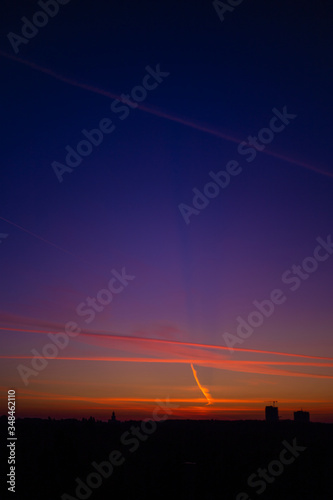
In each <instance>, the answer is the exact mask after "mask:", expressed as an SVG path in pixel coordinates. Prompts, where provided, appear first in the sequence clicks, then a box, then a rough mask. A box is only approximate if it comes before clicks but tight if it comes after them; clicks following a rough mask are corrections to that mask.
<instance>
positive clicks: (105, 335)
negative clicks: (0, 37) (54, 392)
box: [0, 326, 333, 361]
mask: <svg viewBox="0 0 333 500" xmlns="http://www.w3.org/2000/svg"><path fill="white" fill-rule="evenodd" d="M1 330H2V331H12V332H23V333H41V334H47V333H56V332H51V331H50V330H37V329H36V330H35V329H25V328H11V327H5V326H0V331H1ZM79 336H80V337H81V336H86V337H90V338H102V339H105V340H122V341H138V342H149V343H157V344H158V343H162V344H171V345H176V346H180V345H183V346H188V347H201V348H203V349H218V350H223V351H229V348H228V347H225V346H221V345H214V344H200V343H194V342H181V341H179V340H166V339H156V338H151V337H136V336H134V335H117V334H113V333H92V332H86V331H82V332H81V333H80V335H79ZM233 349H234V350H235V351H238V352H247V353H256V354H272V355H276V356H291V357H298V358H308V359H323V360H328V361H333V358H329V357H324V356H312V355H307V354H291V353H287V352H279V351H265V350H259V349H245V348H242V347H234V348H233Z"/></svg>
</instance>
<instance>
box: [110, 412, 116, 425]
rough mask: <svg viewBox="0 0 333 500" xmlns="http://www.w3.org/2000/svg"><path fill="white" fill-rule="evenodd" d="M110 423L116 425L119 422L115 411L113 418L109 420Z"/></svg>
mask: <svg viewBox="0 0 333 500" xmlns="http://www.w3.org/2000/svg"><path fill="white" fill-rule="evenodd" d="M108 422H109V424H110V423H111V424H115V423H116V422H117V419H116V415H115V412H114V411H113V412H112V416H111V418H109V420H108Z"/></svg>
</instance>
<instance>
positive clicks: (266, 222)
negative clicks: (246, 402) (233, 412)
mask: <svg viewBox="0 0 333 500" xmlns="http://www.w3.org/2000/svg"><path fill="white" fill-rule="evenodd" d="M38 10H40V7H39V6H38V3H37V2H32V1H26V2H23V1H21V2H20V1H18V0H15V1H14V2H13V1H9V0H5V1H3V2H2V4H1V7H0V16H1V19H2V21H1V37H0V40H1V41H0V57H1V62H2V66H1V67H2V74H1V83H2V106H1V116H2V120H1V125H2V133H1V137H2V155H1V156H2V169H1V183H0V190H1V207H2V208H1V213H0V217H1V218H0V233H5V234H8V237H7V238H6V239H2V240H0V241H1V245H0V260H1V262H2V268H3V269H2V290H1V299H2V310H3V314H4V318H5V319H6V318H7V320H8V316H6V315H9V314H10V315H13V317H14V315H15V317H16V322H17V323H20V320H19V318H21V317H25V318H27V317H29V318H30V320H29V321H28V320H26V321H27V323H29V324H30V325H33V328H35V330H36V329H37V330H38V328H39V326H40V325H41V324H42V323H41V322H46V323H47V324H49V325H50V328H51V326H52V325H55V324H63V323H64V322H66V321H69V320H72V319H73V318H75V317H76V314H77V313H76V306H77V304H79V303H80V302H81V301H82V300H84V298H85V297H86V296H88V295H89V294H90V295H91V296H92V295H94V294H95V295H96V292H97V291H98V290H99V289H101V288H103V286H105V282H107V280H108V277H109V273H110V270H111V269H112V268H115V269H121V268H122V267H124V266H125V267H126V270H127V271H128V272H129V273H130V274H133V275H135V276H136V279H135V281H134V282H133V283H131V286H129V287H128V290H126V293H127V296H126V297H125V295H124V296H122V295H120V296H119V301H118V303H117V304H116V303H115V305H114V308H113V310H112V312H106V311H105V312H103V313H102V314H101V315H100V316H99V317H98V318H96V322H95V323H94V325H92V326H93V329H96V330H103V331H113V332H118V333H120V334H123V335H136V334H137V333H138V332H140V335H141V336H144V335H146V336H147V337H152V336H154V337H164V336H165V335H167V332H169V333H168V335H170V336H171V338H173V339H174V340H177V341H180V340H184V341H187V342H201V343H205V344H216V345H225V343H224V341H223V337H222V334H223V332H225V331H229V332H231V331H232V330H235V327H236V318H237V316H238V315H242V314H244V315H246V314H247V313H248V312H249V311H250V310H251V304H252V302H253V300H255V299H257V300H259V299H264V298H265V297H267V296H269V293H270V292H271V290H273V289H274V288H276V287H279V286H280V287H281V275H282V273H283V272H284V271H286V270H287V269H288V268H290V267H291V266H292V265H293V264H296V263H301V262H302V261H303V259H304V258H306V257H308V256H311V255H312V254H313V250H314V247H315V246H316V238H317V237H318V236H321V237H322V238H326V237H327V235H329V234H330V233H331V232H332V215H333V201H332V200H333V197H332V188H333V167H332V162H331V157H332V139H331V138H332V119H331V114H332V91H331V89H332V83H333V82H332V76H333V74H332V71H333V70H332V62H331V45H332V34H331V23H332V6H331V5H330V3H329V2H328V1H324V0H322V1H318V2H317V3H316V4H313V3H311V2H305V3H304V2H288V1H284V0H283V1H270V2H264V1H261V2H258V1H251V0H244V1H243V2H242V3H241V4H240V5H239V6H238V7H235V9H234V11H233V12H227V13H226V14H225V19H224V21H223V22H221V20H220V19H219V16H218V14H217V12H216V11H215V9H214V7H213V3H212V2H210V1H209V2H206V1H205V2H204V1H194V2H193V1H191V2H190V1H185V2H179V1H178V2H176V1H168V2H165V3H158V2H145V1H142V2H129V1H124V2H116V3H114V2H108V1H106V0H105V1H103V0H99V1H97V2H92V1H83V2H78V1H77V0H70V1H69V2H68V3H67V4H66V5H60V6H59V12H58V13H57V15H55V16H54V17H53V18H51V19H49V21H48V22H47V24H46V25H45V26H44V27H41V28H39V32H38V33H37V34H36V35H35V36H33V37H32V38H31V39H30V40H28V43H25V44H24V43H22V44H19V45H18V53H17V54H15V51H14V50H13V47H12V46H11V43H10V41H9V40H8V36H7V35H8V33H10V32H12V33H15V34H17V35H20V36H21V35H22V33H21V30H22V25H23V21H22V20H21V18H22V17H23V16H25V17H26V18H27V19H29V20H31V19H33V16H34V14H35V12H36V11H38ZM157 65H159V66H160V71H161V72H165V73H166V74H168V75H167V76H164V77H163V81H161V82H158V85H157V86H156V88H154V89H152V90H148V91H147V96H146V97H145V98H144V100H143V101H142V102H138V107H136V108H135V109H131V108H130V107H128V106H126V108H125V109H127V110H128V111H129V113H128V111H126V113H128V116H126V117H124V116H123V115H122V114H120V113H114V112H113V111H112V110H111V108H110V106H111V105H112V103H114V100H115V98H116V96H120V95H121V94H128V93H130V92H131V91H132V89H133V88H134V87H136V86H140V85H142V82H143V81H144V78H145V76H146V75H147V74H148V73H149V72H150V73H151V72H152V69H155V68H156V67H157ZM148 66H149V68H151V69H150V70H147V67H148ZM147 71H148V73H147ZM161 79H162V78H161ZM155 80H156V79H155ZM155 80H154V77H153V76H151V77H150V79H149V85H152V84H153V82H154V81H155ZM156 81H157V80H156ZM112 96H113V97H112ZM119 104H120V105H121V103H119ZM113 105H115V104H113ZM284 107H286V109H287V112H288V113H289V114H293V115H296V117H295V118H293V119H290V123H289V124H288V125H286V126H285V128H284V129H283V130H282V131H281V132H279V133H275V134H274V138H273V139H272V140H271V141H270V142H269V143H267V145H265V149H264V151H257V153H256V158H255V159H254V160H253V161H252V162H249V161H247V160H248V159H249V155H241V154H240V153H239V150H238V147H239V144H240V143H242V141H248V137H249V136H257V135H258V132H259V131H260V130H261V129H263V128H267V127H269V124H270V123H271V119H272V117H273V116H274V111H273V109H275V110H278V111H279V112H281V113H282V111H283V108H284ZM122 116H123V117H124V119H121V117H122ZM103 119H110V120H112V124H113V125H114V126H115V130H114V131H113V132H112V133H109V134H105V135H104V137H103V141H102V142H101V143H100V144H99V145H98V146H90V148H91V153H90V154H89V155H87V156H86V157H83V159H82V161H81V163H80V164H79V165H78V166H77V167H75V168H74V169H73V171H72V172H71V173H64V174H63V176H62V182H61V183H60V182H59V180H58V178H57V176H56V174H55V171H54V169H53V167H52V164H53V163H54V162H59V163H62V164H65V157H66V154H67V152H66V150H65V148H66V146H70V147H71V148H74V150H75V149H76V148H77V145H78V143H79V142H80V141H82V140H83V139H86V137H84V135H83V134H82V130H83V129H86V130H88V131H90V130H92V129H96V127H97V126H98V125H99V124H100V122H101V120H103ZM281 123H282V122H281V121H280V122H279V125H280V126H281ZM231 160H234V161H237V162H238V164H239V166H240V168H241V173H240V174H239V175H237V176H232V177H231V179H230V184H229V185H228V186H227V187H226V188H225V189H222V190H221V191H220V193H219V195H218V196H216V198H214V199H211V200H210V201H209V203H208V204H207V207H206V208H204V209H203V210H202V211H201V212H200V213H197V214H194V215H191V217H190V223H189V224H186V223H185V221H184V218H183V216H182V214H181V212H180V210H179V204H182V203H183V204H186V205H187V206H192V208H193V205H192V200H193V196H194V193H193V191H192V190H193V188H197V189H199V190H200V191H201V192H202V191H203V189H204V186H205V185H206V184H207V182H209V181H211V180H212V179H211V178H210V176H209V173H210V172H211V171H213V172H215V173H217V172H219V171H220V170H221V169H222V170H225V169H226V165H227V163H228V162H229V161H231ZM194 208H195V207H194ZM195 210H196V211H197V209H195ZM18 226H20V227H18ZM324 266H325V267H324ZM332 266H333V263H332V262H331V261H330V260H328V261H327V262H324V263H322V265H321V266H320V267H319V268H318V270H317V271H316V273H314V274H313V276H312V277H311V280H310V279H309V280H306V283H305V281H304V288H302V291H300V292H299V293H298V294H295V296H293V297H292V299H290V300H289V299H288V302H287V303H286V305H285V306H281V316H278V315H275V316H274V317H272V319H271V323H270V324H267V325H265V326H263V327H261V330H260V332H261V333H259V330H258V332H257V334H256V336H254V335H253V336H252V337H251V338H249V339H248V340H247V341H246V347H248V348H249V349H257V350H260V349H264V350H265V349H266V350H267V349H268V350H277V351H282V352H288V350H291V351H292V352H295V353H304V354H310V353H312V352H314V353H315V354H316V355H318V356H320V355H323V353H324V354H325V352H326V351H328V350H329V349H331V348H332V340H331V331H332V313H331V307H330V303H329V297H330V294H331V291H332V289H331V284H332V277H333V275H332V273H333V267H332ZM310 281H311V283H310ZM305 285H306V287H307V288H306V287H305ZM252 308H253V306H252ZM7 320H6V321H4V324H6V325H7V326H8V325H9V326H11V327H12V328H15V327H17V324H15V320H14V319H12V321H10V322H9V323H8V321H7ZM20 324H22V323H20ZM314 331H316V335H317V337H316V338H317V339H318V338H319V339H320V342H315V338H314V337H313V335H314V333H313V332H314ZM18 333H19V332H18ZM15 335H16V337H15V339H17V343H16V342H15V343H13V337H12V336H11V337H5V333H4V334H3V336H2V341H3V344H4V350H5V351H6V352H5V354H8V355H9V354H10V355H14V354H16V355H18V354H22V355H27V354H29V352H30V350H31V348H32V347H34V346H35V344H36V343H37V344H38V345H42V341H43V339H40V335H38V334H36V335H35V334H32V337H31V338H29V337H27V335H25V336H24V335H23V334H22V336H20V335H19V334H15ZM79 347H80V346H79ZM80 348H81V347H80ZM73 349H74V348H73ZM82 349H83V347H82ZM125 350H126V349H125ZM7 351H8V352H7ZM18 351H19V352H18ZM117 353H118V351H117ZM118 354H119V353H118ZM4 363H6V367H7V366H9V367H10V368H9V374H12V375H9V377H11V376H12V378H13V379H15V377H17V372H16V369H15V366H16V365H15V363H16V362H15V360H14V361H13V360H10V361H9V360H6V361H4ZM7 364H8V365H7ZM187 368H188V367H186V369H187ZM54 370H55V371H54V372H52V373H53V375H52V377H53V378H52V377H51V378H50V387H51V386H52V383H55V382H56V381H57V380H58V379H57V373H58V372H57V370H56V368H54ZM209 370H211V373H209V374H208V368H207V372H206V376H207V381H206V383H207V384H206V385H209V384H210V383H212V386H213V387H215V386H216V387H217V386H218V382H217V378H216V377H217V376H216V377H215V375H213V374H212V373H216V372H217V371H218V370H215V369H214V368H212V367H211V366H210V368H209ZM240 371H242V370H240ZM327 372H328V370H327ZM73 373H74V371H73ZM75 373H76V372H75ZM231 373H233V372H231ZM133 376H134V368H133ZM135 376H137V377H138V378H139V377H140V374H136V375H135ZM181 376H182V375H181V374H180V373H177V374H176V375H173V376H172V380H173V382H174V385H176V380H178V379H179V377H181ZM269 376H272V377H273V378H274V376H273V375H272V374H271V375H269ZM325 376H326V375H325ZM161 377H162V376H161ZM177 377H178V379H177ZM199 377H200V373H199ZM284 377H285V378H284V379H283V384H282V386H283V387H285V385H286V380H287V378H288V377H287V376H286V375H284ZM126 380H127V379H126ZM144 380H145V382H143V385H144V386H145V387H146V388H147V383H148V382H147V380H146V379H144ZM318 380H319V379H318ZM327 380H329V377H328V378H327ZM127 382H128V381H127ZM127 382H126V384H127ZM160 383H161V382H160ZM233 384H235V385H237V384H236V382H235V381H233ZM325 384H326V381H325ZM183 385H184V384H183ZM241 385H242V382H241V381H240V387H241ZM148 386H149V384H148ZM325 387H326V386H325ZM327 387H328V382H327ZM295 390H296V389H295ZM317 390H319V389H318V387H314V389H313V394H316V391H317ZM59 391H60V389H59V388H58V392H59ZM325 391H326V389H325ZM325 391H323V394H324V395H325V394H326V393H325ZM139 392H140V390H139ZM213 392H214V389H212V393H213ZM145 394H146V393H145ZM237 394H238V397H239V398H241V392H238V393H237ZM262 394H264V391H262ZM263 397H264V396H263ZM281 397H282V396H281ZM323 398H324V396H323ZM266 399H267V398H266Z"/></svg>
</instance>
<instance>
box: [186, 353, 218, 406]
mask: <svg viewBox="0 0 333 500" xmlns="http://www.w3.org/2000/svg"><path fill="white" fill-rule="evenodd" d="M191 368H192V372H193V375H194V378H195V381H196V383H197V385H198V387H199V389H200V391H201V392H202V394H203V395H204V396H205V398H206V399H207V401H208V403H207V404H208V405H211V404H212V403H213V399H212V397H211V395H210V394H209V391H208V389H206V387H203V386H202V385H201V384H200V381H199V379H198V375H197V372H196V371H195V369H194V366H193V365H192V363H191Z"/></svg>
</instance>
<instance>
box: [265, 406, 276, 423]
mask: <svg viewBox="0 0 333 500" xmlns="http://www.w3.org/2000/svg"><path fill="white" fill-rule="evenodd" d="M265 417H266V422H278V421H279V409H278V407H277V406H266V408H265Z"/></svg>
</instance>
